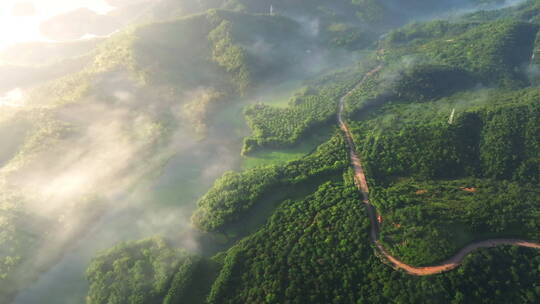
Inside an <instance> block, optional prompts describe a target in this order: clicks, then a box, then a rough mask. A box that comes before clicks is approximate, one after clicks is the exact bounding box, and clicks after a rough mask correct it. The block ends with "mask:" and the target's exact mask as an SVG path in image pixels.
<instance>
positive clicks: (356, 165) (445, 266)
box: [337, 65, 540, 276]
mask: <svg viewBox="0 0 540 304" xmlns="http://www.w3.org/2000/svg"><path fill="white" fill-rule="evenodd" d="M381 69H382V65H379V66H378V67H376V68H374V69H373V70H371V71H369V72H368V73H367V74H366V75H365V76H364V78H363V79H362V80H361V81H360V82H359V83H358V84H357V85H356V86H355V87H354V88H353V89H352V90H350V91H349V92H348V93H347V94H345V95H344V96H343V97H341V99H340V100H339V108H338V115H337V120H338V124H339V128H340V129H341V131H342V132H343V135H344V136H345V139H346V141H347V145H348V147H349V155H350V158H351V165H352V167H353V170H354V183H355V184H356V186H357V187H358V190H360V192H361V193H362V201H363V203H364V204H365V205H366V209H367V213H368V217H369V221H370V226H371V229H370V237H371V241H372V242H373V244H374V245H375V247H376V248H377V250H378V251H379V252H380V253H381V254H382V255H383V256H384V257H385V258H386V259H387V260H388V261H389V262H390V263H391V264H392V267H394V269H402V270H404V271H405V272H407V273H408V274H410V275H415V276H427V275H433V274H438V273H442V272H445V271H449V270H452V269H454V268H456V267H458V266H459V265H461V262H462V261H463V259H464V258H465V257H466V256H467V255H468V254H469V253H471V252H473V251H475V250H477V249H480V248H491V247H497V246H503V245H514V246H521V247H528V248H534V249H540V244H539V243H534V242H528V241H524V240H519V239H489V240H485V241H479V242H474V243H472V244H469V245H467V246H466V247H464V248H463V249H461V250H460V251H459V252H458V253H457V254H456V255H454V256H453V257H451V258H450V259H448V260H446V261H444V262H442V263H441V264H438V265H433V266H427V267H414V266H411V265H408V264H405V263H403V262H402V261H400V260H399V259H397V258H396V257H393V256H392V255H390V253H389V252H388V251H387V250H386V249H385V248H384V247H383V245H382V244H381V242H380V241H379V238H378V234H379V222H378V221H377V211H376V210H375V207H374V206H373V205H372V204H371V203H370V201H369V187H368V184H367V181H366V175H365V174H364V169H363V168H362V162H361V161H360V157H358V154H357V153H356V149H355V146H354V141H353V138H352V135H351V132H350V130H349V127H348V126H347V124H346V123H345V122H344V121H343V117H342V114H343V108H344V104H345V99H346V98H347V97H349V96H350V95H351V94H352V92H353V91H354V90H355V89H356V88H358V87H359V86H360V85H361V84H362V83H364V81H365V80H366V79H367V78H369V77H370V76H372V75H373V74H375V73H377V72H379V71H380V70H381Z"/></svg>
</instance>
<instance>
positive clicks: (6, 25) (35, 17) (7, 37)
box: [0, 0, 113, 49]
mask: <svg viewBox="0 0 540 304" xmlns="http://www.w3.org/2000/svg"><path fill="white" fill-rule="evenodd" d="M77 8H89V9H91V10H93V11H95V12H97V13H107V12H108V11H110V10H112V9H113V8H112V7H111V6H109V5H108V4H107V3H106V2H105V1H104V0H2V1H0V49H3V48H5V47H6V46H9V45H11V44H14V43H19V42H29V41H42V40H45V38H44V37H43V36H42V35H41V33H40V31H39V25H40V24H41V23H42V22H43V21H45V20H47V19H48V18H51V17H53V16H55V15H58V14H61V13H65V12H69V11H71V10H74V9H77Z"/></svg>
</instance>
